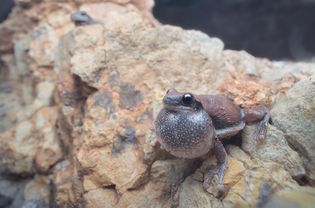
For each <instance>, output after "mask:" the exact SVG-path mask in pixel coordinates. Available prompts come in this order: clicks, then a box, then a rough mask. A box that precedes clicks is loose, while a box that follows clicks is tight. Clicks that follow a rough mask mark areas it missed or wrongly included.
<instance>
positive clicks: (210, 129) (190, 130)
mask: <svg viewBox="0 0 315 208" xmlns="http://www.w3.org/2000/svg"><path fill="white" fill-rule="evenodd" d="M163 103H164V108H163V109H162V110H161V111H160V113H159V114H158V116H157V119H156V121H155V129H156V134H157V136H158V142H159V143H160V144H161V147H162V148H163V149H165V150H166V151H168V152H169V153H171V154H172V155H174V156H176V157H179V158H198V157H201V156H203V155H205V154H207V153H208V152H209V151H210V150H212V152H213V153H214V155H215V156H216V158H217V162H218V164H217V166H216V167H215V168H212V169H211V170H209V172H208V173H205V176H204V184H203V185H204V188H205V189H208V188H209V186H210V182H211V181H212V179H213V177H217V179H218V181H217V182H218V184H219V185H218V191H223V190H219V189H222V187H223V177H224V174H225V170H226V168H227V153H226V151H225V149H224V147H223V145H222V143H221V141H220V139H224V138H228V137H231V136H233V135H236V134H237V133H238V132H239V131H241V130H242V129H243V128H244V127H245V123H247V122H257V127H256V132H255V134H254V139H256V140H263V139H264V138H265V134H266V125H267V123H268V121H269V119H270V114H269V111H268V109H267V108H266V107H264V106H257V107H254V108H251V109H245V110H244V109H242V108H240V107H239V106H238V105H236V104H235V103H234V102H233V101H232V100H231V99H230V98H228V97H226V96H224V95H193V94H191V93H188V92H187V93H181V92H177V91H176V90H175V89H170V90H168V91H167V93H166V95H165V96H164V99H163Z"/></svg>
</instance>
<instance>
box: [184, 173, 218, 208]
mask: <svg viewBox="0 0 315 208" xmlns="http://www.w3.org/2000/svg"><path fill="white" fill-rule="evenodd" d="M178 192H179V193H178V195H179V197H178V199H179V205H178V207H180V208H185V207H205V208H206V207H218V208H219V207H223V204H222V202H221V201H220V200H219V199H217V198H215V197H213V196H212V195H210V194H209V193H207V192H205V191H204V189H203V187H202V183H200V182H199V181H196V180H194V179H193V178H192V177H187V178H186V179H185V181H184V182H183V183H182V184H181V186H180V187H179V189H178Z"/></svg>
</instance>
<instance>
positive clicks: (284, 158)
mask: <svg viewBox="0 0 315 208" xmlns="http://www.w3.org/2000/svg"><path fill="white" fill-rule="evenodd" d="M152 6H153V2H152V1H127V0H126V1H102V2H98V1H57V2H55V1H48V0H47V1H45V0H43V1H36V2H33V1H17V6H16V7H15V8H14V10H13V13H12V15H11V17H10V18H9V19H8V20H7V21H6V22H4V23H3V24H2V25H0V33H1V34H10V35H5V36H4V37H3V36H2V35H1V39H0V43H1V44H0V46H1V47H0V52H1V57H0V58H1V61H0V66H1V68H0V70H1V75H2V74H3V75H5V76H1V86H0V97H1V103H0V116H1V123H0V133H1V134H0V171H1V175H2V176H1V178H0V206H1V205H2V204H4V205H3V206H7V207H22V206H24V207H254V206H256V205H257V206H258V207H264V206H272V205H273V204H275V203H284V204H285V203H286V202H285V200H284V199H288V200H289V201H292V203H296V204H297V206H300V207H304V206H307V205H309V204H306V203H312V202H314V201H315V197H314V190H315V189H314V188H313V187H312V186H313V185H314V170H315V165H314V164H315V158H314V153H313V152H314V151H312V149H314V146H315V140H314V139H312V138H314V137H315V133H314V129H315V126H314V124H315V122H314V118H315V115H314V114H315V109H314V106H315V100H314V97H315V96H314V92H315V90H314V88H315V87H314V86H315V81H314V80H315V77H314V76H315V70H314V69H315V68H314V66H315V65H314V64H306V63H288V62H271V61H269V60H263V59H257V58H255V57H253V56H251V55H249V54H248V53H246V52H244V51H241V52H238V51H230V50H224V44H223V42H222V41H221V40H219V39H217V38H211V37H208V36H207V35H205V34H203V33H201V32H198V31H187V30H183V29H181V28H179V27H175V26H169V25H159V24H158V22H157V21H156V20H155V19H154V17H153V16H152V15H151V12H150V10H151V8H152ZM80 8H81V9H84V10H85V11H87V12H88V13H89V14H90V15H91V16H93V17H94V18H98V19H101V20H103V21H104V24H102V25H101V24H95V25H88V26H81V27H74V25H73V24H72V23H71V22H70V20H69V14H70V13H72V12H74V11H77V10H79V9H80ZM39 14H40V15H39ZM25 24H26V25H25ZM2 37H3V38H2ZM170 87H175V88H176V89H178V90H180V91H191V92H193V93H196V94H207V93H223V94H226V95H228V96H230V97H231V98H233V99H234V100H235V102H236V103H237V104H239V105H241V106H243V107H251V106H254V105H257V104H263V105H266V106H268V107H269V108H270V109H271V113H272V120H273V124H272V125H269V127H268V132H267V136H266V140H265V142H263V143H261V144H257V143H255V142H254V141H253V140H251V138H252V134H253V131H254V126H253V125H250V126H248V127H246V129H245V130H244V131H243V132H242V135H239V137H241V139H242V141H241V142H240V141H239V143H241V145H239V144H238V142H236V143H233V142H231V143H232V144H230V145H226V149H227V152H228V157H229V160H228V169H227V172H226V175H225V178H224V183H225V185H226V187H227V188H228V192H227V194H226V195H225V196H224V197H222V198H216V197H215V195H216V194H213V192H211V191H209V192H206V191H204V190H203V188H202V180H203V173H204V171H205V169H206V167H207V166H208V165H209V164H215V162H216V161H215V158H213V157H212V155H211V154H210V153H209V156H207V157H206V158H199V159H194V160H183V159H177V158H174V157H172V156H171V155H169V154H168V153H166V152H164V151H163V150H161V149H160V148H159V145H158V144H157V142H156V135H155V133H154V129H153V126H154V125H153V124H154V118H155V117H156V115H157V113H158V112H159V110H160V109H161V108H162V103H161V100H162V97H163V95H164V93H165V91H166V90H167V89H168V88H170ZM232 139H236V140H239V138H232ZM232 139H231V140H232ZM227 143H228V142H227ZM302 185H303V186H302ZM304 186H305V187H304ZM2 190H8V191H2ZM296 190H301V191H300V192H299V196H301V197H304V198H305V199H306V200H301V198H299V197H294V196H295V195H294V193H296ZM213 191H215V190H213ZM281 200H282V201H281Z"/></svg>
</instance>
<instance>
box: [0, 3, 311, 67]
mask: <svg viewBox="0 0 315 208" xmlns="http://www.w3.org/2000/svg"><path fill="white" fill-rule="evenodd" d="M13 6H14V3H13V0H0V22H1V21H3V20H4V19H5V18H6V17H7V15H8V14H9V12H10V10H11V8H12V7H13ZM153 13H154V16H155V17H156V18H157V19H158V20H159V21H160V22H162V23H163V24H171V25H178V26H181V27H183V28H185V29H196V30H201V31H203V32H205V33H207V34H208V35H209V36H212V37H213V36H214V37H219V38H220V39H222V40H223V41H224V43H225V48H228V49H234V50H246V51H248V52H249V53H251V54H252V55H254V56H258V57H266V58H270V59H273V60H294V61H312V59H313V60H315V0H276V1H266V0H156V5H155V8H154V10H153ZM0 38H1V37H0Z"/></svg>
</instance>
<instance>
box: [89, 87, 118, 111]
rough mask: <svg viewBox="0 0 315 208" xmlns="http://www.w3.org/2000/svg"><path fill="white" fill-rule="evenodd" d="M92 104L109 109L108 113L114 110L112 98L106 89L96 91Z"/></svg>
mask: <svg viewBox="0 0 315 208" xmlns="http://www.w3.org/2000/svg"><path fill="white" fill-rule="evenodd" d="M94 99H95V102H94V105H98V106H101V107H102V108H105V109H109V113H114V112H115V106H114V104H113V98H112V96H111V94H110V93H109V92H107V91H102V92H97V93H95V96H94Z"/></svg>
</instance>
